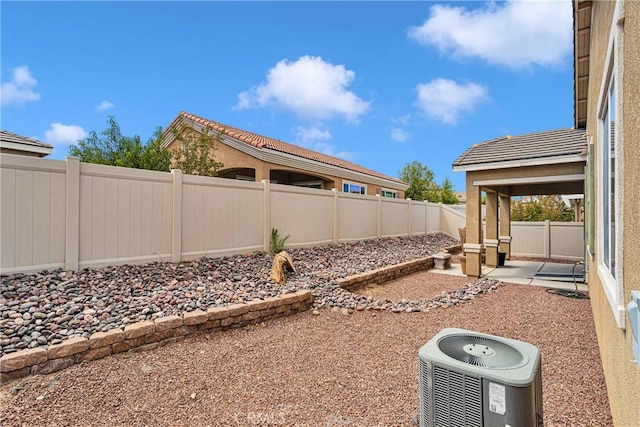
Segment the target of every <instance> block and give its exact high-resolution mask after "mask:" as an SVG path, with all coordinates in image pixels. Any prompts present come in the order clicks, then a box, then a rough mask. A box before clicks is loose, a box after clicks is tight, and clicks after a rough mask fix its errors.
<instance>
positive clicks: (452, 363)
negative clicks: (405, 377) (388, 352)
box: [418, 328, 543, 427]
mask: <svg viewBox="0 0 640 427" xmlns="http://www.w3.org/2000/svg"><path fill="white" fill-rule="evenodd" d="M418 355H419V370H420V427H489V426H490V427H495V426H501V427H541V426H542V425H543V419H542V373H541V366H540V360H541V356H540V351H539V350H538V348H537V347H535V346H534V345H532V344H529V343H526V342H523V341H517V340H513V339H507V338H501V337H497V336H493V335H487V334H482V333H478V332H473V331H468V330H465V329H456V328H446V329H443V330H442V331H440V332H439V333H438V334H437V335H436V336H434V337H433V338H432V339H431V340H430V341H429V342H428V343H427V344H425V345H424V346H423V347H422V348H421V349H420V351H419V352H418Z"/></svg>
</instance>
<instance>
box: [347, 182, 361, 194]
mask: <svg viewBox="0 0 640 427" xmlns="http://www.w3.org/2000/svg"><path fill="white" fill-rule="evenodd" d="M342 191H343V192H345V193H353V194H367V186H366V185H364V184H356V183H354V182H343V183H342Z"/></svg>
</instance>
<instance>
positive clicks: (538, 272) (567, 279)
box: [430, 260, 589, 291]
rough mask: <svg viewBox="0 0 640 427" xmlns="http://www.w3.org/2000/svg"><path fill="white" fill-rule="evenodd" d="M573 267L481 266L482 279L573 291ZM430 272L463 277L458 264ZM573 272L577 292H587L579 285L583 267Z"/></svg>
mask: <svg viewBox="0 0 640 427" xmlns="http://www.w3.org/2000/svg"><path fill="white" fill-rule="evenodd" d="M573 266H574V264H560V263H554V262H543V261H517V260H508V261H507V262H506V263H505V265H504V267H487V266H486V265H483V266H482V277H489V278H491V279H495V280H500V281H502V282H505V283H515V284H518V285H532V286H541V287H545V288H555V289H568V290H572V291H573V290H575V289H576V286H575V284H574V283H573V276H572V269H573ZM430 271H432V272H434V273H440V274H451V275H454V276H464V274H462V270H461V269H460V264H451V268H449V269H447V270H437V269H431V270H430ZM575 271H576V274H577V275H578V279H577V281H578V290H579V291H588V290H589V289H588V287H587V285H586V284H584V283H581V282H582V280H583V279H582V278H581V276H580V275H581V274H582V273H583V271H584V266H583V265H578V266H576V269H575Z"/></svg>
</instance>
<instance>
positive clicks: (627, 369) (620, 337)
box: [587, 1, 640, 426]
mask: <svg viewBox="0 0 640 427" xmlns="http://www.w3.org/2000/svg"><path fill="white" fill-rule="evenodd" d="M593 8H594V9H593V15H592V16H593V21H592V27H591V51H590V68H589V99H588V106H587V109H588V116H587V133H588V134H590V135H592V136H594V138H593V141H594V143H595V144H598V143H599V141H598V140H597V138H596V136H597V135H598V128H597V124H598V120H597V118H598V112H599V108H600V107H599V104H598V96H599V93H600V89H601V86H602V83H603V80H604V77H605V76H604V75H605V73H606V72H607V64H606V55H607V48H608V44H609V34H610V29H611V24H612V19H613V15H614V10H615V3H614V2H594V3H593ZM625 9H626V10H625V16H624V18H625V22H624V45H623V50H622V51H621V52H620V51H619V52H618V60H619V61H621V62H622V64H623V66H624V68H623V72H622V73H621V74H622V76H620V75H619V76H618V77H619V78H620V77H622V82H620V81H619V85H618V97H619V99H620V100H621V101H622V105H621V107H622V108H621V110H622V111H618V117H619V118H621V119H622V128H621V129H620V131H621V132H620V131H619V133H618V138H620V137H623V141H622V143H623V148H622V150H619V151H618V155H619V156H620V157H619V160H620V163H619V166H620V167H619V170H618V173H619V175H618V176H619V177H621V176H623V178H622V179H620V178H618V184H619V187H618V189H619V191H618V195H619V197H620V200H621V205H622V206H621V210H622V212H623V223H622V224H621V225H622V240H621V241H619V242H618V244H619V245H620V249H621V252H622V253H621V255H622V260H621V261H622V263H623V264H622V265H623V266H622V269H623V276H622V277H623V291H624V301H623V302H624V304H627V303H628V302H629V301H630V292H631V290H633V289H636V290H638V289H640V258H639V257H638V254H639V249H640V245H639V243H638V236H639V235H640V234H639V231H640V216H639V215H638V212H640V197H638V195H640V175H639V174H638V172H637V171H639V170H640V156H639V153H638V144H637V142H638V141H639V138H640V103H638V95H639V93H638V88H640V2H635V1H627V2H626V4H625ZM620 83H621V84H620ZM595 153H596V156H597V155H598V153H599V150H598V147H597V146H596V150H595ZM597 176H598V175H596V187H597V185H598V180H597ZM596 215H597V212H596ZM595 224H596V227H598V226H600V224H601V220H600V218H598V217H597V216H596V218H595ZM595 240H596V245H597V238H596V239H595ZM597 253H598V249H597V248H596V254H597ZM598 262H599V259H598V258H597V255H596V259H594V260H589V290H590V295H591V304H592V309H593V315H594V321H595V326H596V331H597V333H598V342H599V345H600V354H601V357H602V364H603V367H604V372H605V375H606V379H607V389H608V393H609V401H610V406H611V413H612V415H613V419H614V423H615V425H619V426H635V425H640V368H638V367H637V366H636V365H635V364H634V363H632V362H631V360H632V359H633V354H632V349H631V343H632V335H631V329H630V325H629V320H628V318H627V319H625V327H626V329H624V330H623V329H621V328H619V327H618V326H617V324H616V321H615V319H614V316H613V312H612V308H611V305H610V304H609V301H608V299H607V296H606V295H605V293H604V291H603V289H602V284H601V282H600V279H599V277H598V273H597V264H598Z"/></svg>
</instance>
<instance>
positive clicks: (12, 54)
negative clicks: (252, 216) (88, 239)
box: [0, 0, 573, 190]
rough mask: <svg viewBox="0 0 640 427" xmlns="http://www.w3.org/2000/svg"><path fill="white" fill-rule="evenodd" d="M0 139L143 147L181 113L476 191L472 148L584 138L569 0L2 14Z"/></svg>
mask: <svg viewBox="0 0 640 427" xmlns="http://www.w3.org/2000/svg"><path fill="white" fill-rule="evenodd" d="M1 7H2V9H1V21H2V22H1V24H2V28H1V34H0V36H1V40H2V46H1V47H2V49H1V64H0V70H1V73H2V92H1V94H2V107H1V108H2V110H1V117H0V120H1V124H0V125H1V127H2V129H5V130H8V131H11V132H15V133H18V134H21V135H25V136H29V137H34V138H37V139H39V140H41V141H45V142H48V143H50V144H52V145H53V146H54V151H53V155H52V156H51V158H56V159H62V158H64V157H65V156H66V154H67V150H68V146H69V144H72V143H75V141H77V140H78V139H79V138H83V137H85V136H86V134H87V132H89V131H100V130H103V129H104V128H105V127H106V120H107V116H108V115H114V116H115V117H116V118H117V120H118V122H119V123H120V126H121V128H122V131H123V133H125V134H126V135H130V136H132V135H139V136H141V137H142V139H143V140H144V141H146V140H147V139H148V138H149V137H150V136H151V134H152V132H153V130H154V129H155V128H156V127H157V126H162V127H165V126H167V125H168V124H169V123H170V122H171V121H172V120H173V119H174V118H175V117H176V115H177V114H178V113H179V112H180V111H187V112H189V113H193V114H197V115H200V116H203V117H206V118H208V119H211V120H215V121H218V122H222V123H226V124H228V125H231V126H234V127H238V128H241V129H245V130H248V131H252V132H256V133H260V134H263V135H266V136H269V137H273V138H277V139H281V140H283V141H287V142H290V143H294V144H298V145H302V146H305V147H308V148H311V149H314V150H316V151H320V152H323V153H326V154H330V155H334V156H337V157H341V158H345V159H347V160H350V161H352V162H354V163H357V164H360V165H363V166H365V167H368V168H371V169H374V170H377V171H379V172H382V173H385V174H387V175H390V176H394V177H395V176H397V175H398V172H399V170H400V169H402V167H403V166H404V165H405V164H406V163H409V162H411V161H414V160H417V161H420V162H422V163H423V164H425V165H427V166H428V167H429V168H431V169H432V170H433V171H434V172H435V174H436V181H438V182H441V181H442V180H443V179H444V178H446V177H448V178H450V179H452V180H453V182H454V184H455V186H456V189H457V190H463V189H464V174H462V173H454V172H452V169H451V163H452V162H453V161H454V160H455V159H456V157H457V156H458V155H460V154H461V153H462V152H464V150H465V149H467V148H468V147H470V146H471V145H473V144H476V143H479V142H482V141H485V140H488V139H492V138H496V137H500V136H504V135H518V134H523V133H529V132H536V131H542V130H550V129H557V128H567V127H571V126H572V125H573V104H572V96H573V68H572V57H571V54H572V48H573V46H572V29H571V25H572V17H571V1H570V0H563V1H522V0H519V1H508V2H491V3H486V2H480V1H472V2H458V1H456V2H417V1H411V2H401V1H395V2H360V1H355V2H339V1H331V2H267V1H265V2H7V1H3V2H2V6H1Z"/></svg>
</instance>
